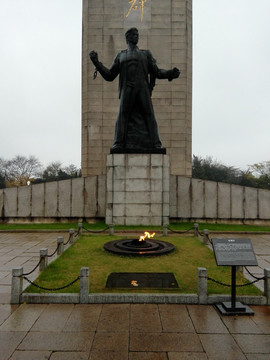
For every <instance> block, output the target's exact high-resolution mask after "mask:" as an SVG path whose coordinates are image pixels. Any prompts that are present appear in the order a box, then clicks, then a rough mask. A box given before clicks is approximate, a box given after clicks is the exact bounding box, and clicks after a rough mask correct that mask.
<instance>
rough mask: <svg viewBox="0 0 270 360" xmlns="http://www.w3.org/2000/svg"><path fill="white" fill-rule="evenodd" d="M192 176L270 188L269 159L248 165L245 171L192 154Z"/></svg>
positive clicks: (209, 157) (208, 157)
mask: <svg viewBox="0 0 270 360" xmlns="http://www.w3.org/2000/svg"><path fill="white" fill-rule="evenodd" d="M192 177H193V178H196V179H203V180H212V181H218V182H225V183H229V184H236V185H242V186H250V187H258V188H264V189H270V161H265V162H262V163H259V164H254V165H250V166H249V169H248V170H246V171H243V170H240V169H238V168H235V167H233V166H226V165H224V164H222V163H220V162H218V161H217V160H213V158H212V157H211V156H207V157H206V158H202V157H200V156H196V155H193V160H192Z"/></svg>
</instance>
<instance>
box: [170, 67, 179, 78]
mask: <svg viewBox="0 0 270 360" xmlns="http://www.w3.org/2000/svg"><path fill="white" fill-rule="evenodd" d="M180 72H181V71H180V70H179V69H178V68H176V67H174V68H173V69H172V78H173V79H177V78H178V77H179V75H180Z"/></svg>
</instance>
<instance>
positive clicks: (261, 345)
mask: <svg viewBox="0 0 270 360" xmlns="http://www.w3.org/2000/svg"><path fill="white" fill-rule="evenodd" d="M58 235H59V234H57V233H49V234H47V233H46V234H44V233H43V234H42V233H34V234H33V233H32V234H29V233H28V234H22V233H16V234H14V233H9V234H7V233H1V234H0V289H1V292H0V304H1V305H0V359H1V360H31V359H33V360H41V359H42V360H45V359H47V360H80V359H81V360H187V359H189V360H190V359H191V360H207V359H208V360H209V359H210V360H219V359H221V360H229V359H230V360H231V359H235V360H242V359H247V360H266V359H267V360H268V359H269V354H270V307H269V306H251V308H252V309H253V310H254V312H255V315H254V316H243V317H241V316H233V317H228V316H221V315H219V313H218V312H217V311H216V309H215V308H214V307H213V306H210V305H207V306H202V305H182V304H175V305H166V304H164V305H157V304H87V305H73V304H67V305H57V304H50V305H42V304H38V305H29V304H22V305H20V306H18V305H10V304H9V297H10V293H9V291H10V269H11V268H12V267H13V266H14V264H16V265H15V266H18V265H19V266H21V265H22V266H23V267H24V268H25V269H26V270H31V269H32V268H33V265H35V264H36V260H38V258H39V249H40V248H43V247H48V248H49V253H51V252H53V251H54V250H55V248H56V239H57V236H58ZM64 236H65V235H64ZM66 236H67V235H66ZM241 237H250V236H241ZM65 240H66V239H65ZM252 242H253V246H254V249H255V253H256V255H257V258H258V260H259V266H258V268H256V271H257V274H258V275H260V274H262V271H263V270H262V269H263V267H265V265H267V266H268V264H269V266H270V262H269V259H270V244H269V243H270V236H269V235H260V236H256V237H254V238H253V239H252ZM10 264H12V265H10ZM251 270H252V272H253V269H251ZM35 276H36V274H35Z"/></svg>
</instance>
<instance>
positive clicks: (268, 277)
mask: <svg viewBox="0 0 270 360" xmlns="http://www.w3.org/2000/svg"><path fill="white" fill-rule="evenodd" d="M264 276H265V279H264V296H266V301H267V305H270V269H264Z"/></svg>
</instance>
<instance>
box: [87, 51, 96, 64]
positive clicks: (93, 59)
mask: <svg viewBox="0 0 270 360" xmlns="http://www.w3.org/2000/svg"><path fill="white" fill-rule="evenodd" d="M89 56H90V59H91V61H92V63H93V64H94V65H97V63H98V53H97V52H96V51H94V50H92V51H91V52H90V54H89Z"/></svg>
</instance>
